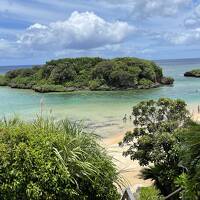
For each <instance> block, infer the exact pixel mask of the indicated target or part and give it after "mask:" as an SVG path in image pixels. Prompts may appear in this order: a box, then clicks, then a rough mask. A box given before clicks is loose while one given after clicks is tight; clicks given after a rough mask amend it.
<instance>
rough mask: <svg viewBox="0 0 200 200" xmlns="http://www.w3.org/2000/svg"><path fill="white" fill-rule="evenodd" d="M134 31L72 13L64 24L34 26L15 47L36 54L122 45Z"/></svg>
mask: <svg viewBox="0 0 200 200" xmlns="http://www.w3.org/2000/svg"><path fill="white" fill-rule="evenodd" d="M135 31H136V28H135V27H133V26H131V25H129V24H128V23H127V22H121V21H115V22H108V21H106V20H104V19H103V18H101V17H99V16H97V15H95V14H94V13H93V12H83V13H79V12H73V13H72V14H71V16H70V17H69V18H68V19H67V20H65V21H57V22H53V23H50V24H48V25H44V24H39V23H36V24H33V25H32V26H30V27H28V28H27V29H26V31H25V32H24V33H23V34H21V36H20V37H19V40H18V41H17V43H18V44H19V45H22V46H24V47H29V48H32V49H35V50H63V49H92V48H97V47H100V46H104V45H108V44H117V43H121V42H123V41H124V40H125V39H126V38H127V37H128V36H130V34H132V33H134V32H135Z"/></svg>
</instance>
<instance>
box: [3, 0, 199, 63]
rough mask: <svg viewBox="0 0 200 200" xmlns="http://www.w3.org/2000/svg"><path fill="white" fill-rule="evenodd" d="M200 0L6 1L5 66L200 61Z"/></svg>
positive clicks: (4, 29) (4, 26)
mask: <svg viewBox="0 0 200 200" xmlns="http://www.w3.org/2000/svg"><path fill="white" fill-rule="evenodd" d="M199 54H200V0H57V1H55V0H1V2H0V66H2V65H14V64H16V65H26V64H40V63H44V62H45V61H46V60H50V59H56V58H62V57H78V56H101V57H117V56H134V57H142V58H147V59H169V58H172V59H174V58H197V57H200V55H199Z"/></svg>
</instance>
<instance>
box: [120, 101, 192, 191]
mask: <svg viewBox="0 0 200 200" xmlns="http://www.w3.org/2000/svg"><path fill="white" fill-rule="evenodd" d="M132 114H133V116H134V120H133V124H134V126H135V129H134V130H133V132H127V133H126V135H125V137H124V139H123V143H124V144H129V145H130V147H129V148H128V150H127V151H125V152H124V153H123V155H124V156H130V159H131V160H138V161H139V164H140V165H141V166H148V167H149V168H146V169H145V170H143V171H142V174H143V178H145V179H148V178H151V179H152V180H155V185H156V186H157V187H158V188H159V189H160V190H161V192H162V194H163V195H168V194H169V193H171V192H172V191H173V189H174V187H175V186H174V179H175V177H176V176H178V175H179V174H180V173H181V172H182V169H181V168H180V167H179V166H178V163H179V156H178V147H177V144H178V143H179V135H178V134H176V132H177V130H179V129H180V128H182V127H184V126H186V124H187V123H188V121H189V119H190V117H189V112H188V111H187V109H186V104H185V102H184V101H182V100H172V99H166V98H161V99H159V100H158V101H155V100H149V101H143V102H140V103H139V104H138V105H136V106H134V107H133V113H132ZM152 164H153V166H152Z"/></svg>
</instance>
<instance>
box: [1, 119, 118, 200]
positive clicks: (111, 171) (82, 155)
mask: <svg viewBox="0 0 200 200" xmlns="http://www.w3.org/2000/svg"><path fill="white" fill-rule="evenodd" d="M117 181H118V174H117V172H116V169H115V166H114V165H113V163H112V161H111V158H110V157H108V156H107V155H106V153H105V151H104V149H102V148H101V147H100V146H99V145H98V144H97V142H96V141H95V138H94V136H92V135H91V134H87V133H85V132H84V131H83V130H82V129H81V127H79V126H78V125H76V124H71V123H70V122H68V121H67V120H64V121H61V122H55V121H53V120H44V119H41V118H39V119H37V120H35V121H34V122H32V123H28V122H23V121H20V120H18V119H13V120H2V121H0V199H6V200H9V199H71V200H73V199H74V200H75V199H80V200H85V199H91V200H92V199H97V200H98V199H99V200H102V199H108V200H117V199H119V194H118V192H117V189H116V185H115V183H117Z"/></svg>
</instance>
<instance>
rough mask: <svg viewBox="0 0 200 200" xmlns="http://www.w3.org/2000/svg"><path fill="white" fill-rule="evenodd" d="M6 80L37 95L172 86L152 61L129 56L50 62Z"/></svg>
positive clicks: (10, 74) (13, 85)
mask: <svg viewBox="0 0 200 200" xmlns="http://www.w3.org/2000/svg"><path fill="white" fill-rule="evenodd" d="M1 79H2V78H0V80H1ZM5 79H6V82H7V85H9V86H10V87H15V88H28V89H33V90H36V91H38V92H53V91H56V92H57V91H61V92H63V91H68V90H70V91H71V90H72V89H74V90H80V89H90V90H114V89H128V88H151V87H158V86H159V85H161V84H172V83H173V79H171V78H165V77H163V74H162V69H161V68H160V67H159V66H157V65H156V64H155V63H154V62H152V61H147V60H142V59H138V58H129V57H127V58H115V59H102V58H98V57H96V58H88V57H82V58H65V59H59V60H52V61H49V62H47V63H46V64H45V65H43V66H35V67H33V68H25V69H17V70H13V71H9V72H7V73H6V75H5ZM69 88H70V89H69Z"/></svg>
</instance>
